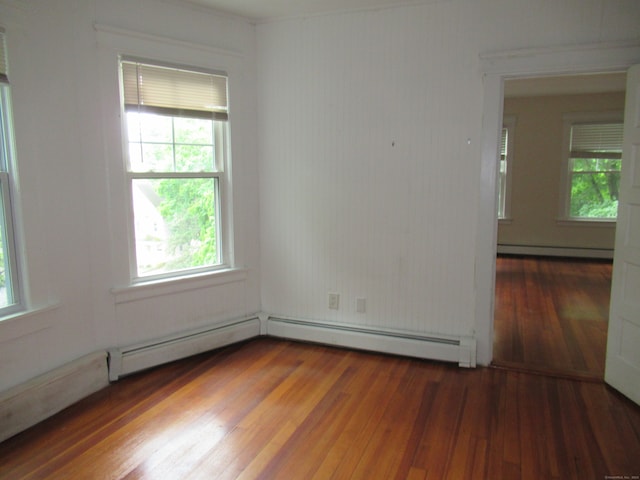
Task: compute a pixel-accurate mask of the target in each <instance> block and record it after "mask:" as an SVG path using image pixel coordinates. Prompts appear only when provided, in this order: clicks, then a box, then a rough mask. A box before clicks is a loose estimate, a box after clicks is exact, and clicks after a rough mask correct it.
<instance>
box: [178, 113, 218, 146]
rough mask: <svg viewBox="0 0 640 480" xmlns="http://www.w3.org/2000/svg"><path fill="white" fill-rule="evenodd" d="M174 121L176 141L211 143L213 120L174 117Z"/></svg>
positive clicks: (199, 143)
mask: <svg viewBox="0 0 640 480" xmlns="http://www.w3.org/2000/svg"><path fill="white" fill-rule="evenodd" d="M174 123H175V142H176V143H191V144H196V145H212V144H213V121H211V120H203V119H198V118H181V117H176V119H175V122H174Z"/></svg>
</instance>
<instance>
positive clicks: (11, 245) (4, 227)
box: [0, 30, 23, 317]
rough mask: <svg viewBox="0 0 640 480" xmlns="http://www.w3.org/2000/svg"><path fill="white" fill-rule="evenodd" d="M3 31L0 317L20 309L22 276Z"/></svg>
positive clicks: (0, 54) (0, 37) (0, 73)
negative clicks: (14, 193)
mask: <svg viewBox="0 0 640 480" xmlns="http://www.w3.org/2000/svg"><path fill="white" fill-rule="evenodd" d="M9 88H10V87H9V75H8V65H7V51H6V44H5V34H4V31H2V30H0V317H2V316H5V315H10V314H13V313H15V312H17V311H20V310H22V308H23V302H22V286H21V283H20V281H21V277H22V276H21V275H20V272H19V268H18V265H19V263H18V258H17V250H16V236H15V231H14V225H15V222H14V210H13V208H12V205H14V204H15V200H16V199H15V198H13V191H14V182H15V177H14V176H13V163H14V146H13V128H12V119H11V116H10V110H11V109H10V103H11V102H10V95H9Z"/></svg>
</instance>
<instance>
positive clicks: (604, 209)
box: [568, 122, 623, 220]
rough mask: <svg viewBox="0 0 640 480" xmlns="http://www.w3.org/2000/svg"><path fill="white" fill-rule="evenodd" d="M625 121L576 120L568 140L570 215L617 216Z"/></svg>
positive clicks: (576, 216) (586, 216) (596, 217)
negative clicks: (598, 121) (592, 121)
mask: <svg viewBox="0 0 640 480" xmlns="http://www.w3.org/2000/svg"><path fill="white" fill-rule="evenodd" d="M622 132H623V124H622V123H620V122H611V123H584V124H574V125H572V126H571V130H570V143H569V145H570V146H569V202H568V205H569V215H568V216H569V217H570V218H575V219H596V220H597V219H605V220H606V219H609V220H615V218H616V217H617V213H618V188H619V184H620V167H621V164H622Z"/></svg>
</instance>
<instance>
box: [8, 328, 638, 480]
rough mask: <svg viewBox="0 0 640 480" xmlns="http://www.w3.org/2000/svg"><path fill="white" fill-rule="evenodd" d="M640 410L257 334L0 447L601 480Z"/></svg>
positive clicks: (377, 471)
mask: <svg viewBox="0 0 640 480" xmlns="http://www.w3.org/2000/svg"><path fill="white" fill-rule="evenodd" d="M638 452H640V408H639V407H638V406H636V405H634V404H632V403H631V402H630V401H628V400H627V399H625V398H624V397H622V396H620V395H619V394H617V393H616V392H614V391H613V390H611V389H609V388H608V387H606V386H605V385H604V384H603V383H593V382H579V381H575V380H568V379H561V378H553V377H545V376H541V375H531V374H526V373H521V372H512V371H507V370H501V369H493V368H478V369H461V368H458V367H457V366H455V365H449V364H443V363H436V362H428V361H421V360H415V359H408V358H402V357H393V356H385V355H379V354H371V353H366V352H356V351H349V350H341V349H335V348H329V347H324V346H318V345H308V344H302V343H294V342H289V341H283V340H276V339H271V338H261V339H256V340H252V341H250V342H248V343H244V344H240V345H235V346H231V347H227V348H225V349H222V350H218V351H215V352H210V353H207V354H203V355H200V356H197V357H192V358H189V359H185V360H182V361H179V362H174V363H172V364H168V365H166V366H162V367H159V368H156V369H154V370H150V371H147V372H144V373H141V374H137V375H133V376H130V377H127V378H125V379H123V380H121V381H119V382H117V383H115V384H113V385H111V386H110V387H108V388H106V389H104V390H102V391H100V392H98V393H96V394H94V395H92V396H91V397H88V398H86V399H85V400H83V401H81V402H80V403H78V404H76V405H74V406H72V407H70V408H68V409H66V410H64V411H63V412H61V413H60V414H58V415H56V416H54V417H52V418H51V419H49V420H47V421H45V422H43V423H41V424H39V425H37V426H35V427H33V428H32V429H30V430H28V431H26V432H23V433H22V434H20V435H17V436H15V437H13V438H11V439H9V440H7V441H5V442H4V443H2V444H0V478H2V479H34V478H52V479H162V480H165V479H254V478H257V479H287V480H292V479H293V480H303V479H367V480H371V479H382V480H386V479H410V480H414V479H437V480H441V479H447V478H448V479H456V480H457V479H465V478H468V479H474V480H476V479H535V480H539V479H556V478H557V479H572V478H573V479H604V478H605V476H606V475H628V476H631V475H638V474H640V455H638Z"/></svg>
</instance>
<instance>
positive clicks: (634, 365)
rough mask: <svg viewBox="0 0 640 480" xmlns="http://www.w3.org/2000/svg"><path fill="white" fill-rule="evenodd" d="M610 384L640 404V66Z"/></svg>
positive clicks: (626, 171) (627, 158)
mask: <svg viewBox="0 0 640 480" xmlns="http://www.w3.org/2000/svg"><path fill="white" fill-rule="evenodd" d="M605 381H606V382H607V383H609V384H610V385H611V386H612V387H614V388H615V389H617V390H619V391H620V392H622V393H623V394H624V395H626V396H627V397H629V398H630V399H631V400H633V401H634V402H635V403H637V404H640V65H635V66H633V67H631V68H630V69H629V71H628V73H627V95H626V101H625V117H624V138H623V144H622V173H621V175H620V191H619V199H618V222H617V227H616V243H615V253H614V257H613V276H612V283H611V307H610V311H609V333H608V337H607V361H606V367H605Z"/></svg>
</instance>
